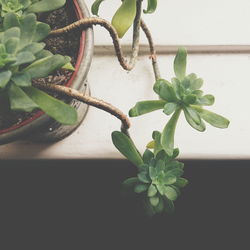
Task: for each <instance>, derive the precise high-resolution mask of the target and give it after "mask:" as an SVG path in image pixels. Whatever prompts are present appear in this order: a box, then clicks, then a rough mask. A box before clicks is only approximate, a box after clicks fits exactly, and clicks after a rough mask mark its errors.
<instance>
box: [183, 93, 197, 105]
mask: <svg viewBox="0 0 250 250" xmlns="http://www.w3.org/2000/svg"><path fill="white" fill-rule="evenodd" d="M196 100H197V97H196V95H193V94H190V95H186V96H185V97H184V102H185V103H186V104H187V105H189V104H194V103H195V102H196Z"/></svg>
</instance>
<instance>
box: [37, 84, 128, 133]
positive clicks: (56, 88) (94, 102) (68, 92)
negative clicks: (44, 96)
mask: <svg viewBox="0 0 250 250" xmlns="http://www.w3.org/2000/svg"><path fill="white" fill-rule="evenodd" d="M33 86H34V87H37V88H39V89H42V90H49V91H52V92H56V93H59V94H61V95H63V96H67V97H72V98H74V99H76V100H78V101H80V102H83V103H86V104H89V105H91V106H94V107H96V108H98V109H102V110H104V111H106V112H108V113H110V114H111V115H113V116H115V117H116V118H118V119H119V120H120V121H121V123H122V126H121V131H122V132H124V133H125V134H128V131H127V130H128V129H129V128H130V121H129V119H128V117H127V116H126V115H125V114H124V113H123V112H122V111H120V110H119V109H118V108H116V107H114V106H113V105H111V104H109V103H107V102H105V101H103V100H99V99H97V98H94V97H91V96H89V95H86V94H83V93H81V92H79V91H77V90H75V89H72V88H68V87H65V86H61V85H56V84H51V83H38V82H36V83H33Z"/></svg>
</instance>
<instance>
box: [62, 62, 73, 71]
mask: <svg viewBox="0 0 250 250" xmlns="http://www.w3.org/2000/svg"><path fill="white" fill-rule="evenodd" d="M62 69H67V70H71V71H74V70H75V68H74V66H73V65H72V64H71V63H70V62H69V63H66V64H65V65H63V66H62Z"/></svg>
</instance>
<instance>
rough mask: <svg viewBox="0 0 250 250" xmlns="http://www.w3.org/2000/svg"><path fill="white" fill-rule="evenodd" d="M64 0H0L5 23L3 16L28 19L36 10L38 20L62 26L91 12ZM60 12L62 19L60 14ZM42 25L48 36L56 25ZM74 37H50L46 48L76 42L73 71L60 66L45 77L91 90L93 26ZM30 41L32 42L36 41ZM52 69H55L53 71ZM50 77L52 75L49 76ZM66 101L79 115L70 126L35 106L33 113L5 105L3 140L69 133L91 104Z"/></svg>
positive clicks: (0, 135) (1, 122)
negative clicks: (61, 68) (90, 68)
mask: <svg viewBox="0 0 250 250" xmlns="http://www.w3.org/2000/svg"><path fill="white" fill-rule="evenodd" d="M65 2H66V1H65V0H63V1H61V0H56V1H53V4H51V3H50V1H4V0H3V1H1V2H0V6H1V16H2V21H1V22H2V23H4V18H6V19H8V18H9V17H10V16H13V15H17V16H18V18H20V19H25V18H24V17H25V16H27V15H28V16H31V15H32V14H33V12H34V13H38V19H39V20H45V21H46V22H49V23H50V24H52V26H56V27H60V26H63V25H65V24H69V23H70V22H73V21H75V20H77V19H81V18H83V17H88V16H89V12H88V9H87V7H86V5H85V3H84V2H83V1H77V0H73V1H67V2H66V5H65ZM62 6H64V8H61V9H60V11H54V12H53V10H56V9H58V8H59V7H62ZM49 13H51V14H49ZM33 15H34V14H33ZM59 16H60V17H61V19H59V18H58V17H59ZM68 19H69V20H68ZM58 20H59V22H58ZM39 25H40V26H42V25H41V22H39ZM43 27H46V32H47V33H45V34H44V37H45V38H46V37H47V36H48V34H49V32H50V30H51V28H53V27H49V26H48V24H44V25H43ZM29 33H30V32H29ZM63 40H66V42H63ZM71 40H72V38H70V37H69V36H62V37H61V38H56V39H54V40H53V38H49V39H47V40H46V41H45V43H46V50H51V48H54V46H55V44H56V43H59V45H60V50H61V51H62V53H64V54H65V53H68V51H69V49H68V46H70V45H71V46H76V49H75V50H73V51H72V52H71V54H70V56H71V58H73V60H74V71H69V70H64V71H62V70H61V71H62V72H56V73H54V72H51V73H50V77H47V78H46V77H44V79H45V80H46V81H47V80H49V81H51V80H52V81H55V82H60V83H59V84H63V85H65V86H67V87H71V88H74V89H77V90H80V91H81V92H83V93H88V92H89V87H88V84H87V73H88V70H89V67H90V63H91V59H92V53H93V34H92V29H86V30H84V31H82V32H77V33H76V36H75V39H73V41H71ZM31 42H32V43H33V41H31ZM70 43H71V44H70ZM44 45H45V44H44V43H40V46H44ZM58 47H59V46H58ZM52 52H53V53H56V52H57V49H54V51H52ZM52 73H54V75H53V74H52ZM51 75H52V76H51ZM51 77H52V79H48V78H51ZM56 79H57V80H56ZM1 92H3V91H1ZM1 99H3V98H1ZM67 102H68V103H70V105H71V106H72V107H75V108H76V110H77V115H78V121H77V122H76V123H75V124H74V125H71V126H68V125H62V123H60V122H57V121H55V120H54V119H52V118H51V116H48V115H46V114H44V112H43V111H41V110H35V111H33V112H32V113H29V112H23V110H21V112H20V108H19V109H18V110H17V112H13V111H11V112H9V110H7V111H6V110H4V109H3V110H1V116H2V119H0V128H1V129H0V143H1V144H4V143H8V142H12V141H14V140H17V139H20V138H24V137H27V136H28V135H30V134H32V139H34V138H36V139H37V140H50V141H53V140H58V139H62V138H64V137H66V136H67V135H69V134H70V133H72V132H73V131H74V130H75V129H76V128H77V127H78V126H79V125H80V124H81V121H82V120H83V119H84V117H85V115H86V112H87V107H88V106H87V105H86V104H84V103H81V102H79V101H76V100H72V99H71V100H67ZM26 111H29V110H26ZM45 113H46V112H45ZM64 123H65V122H64ZM66 124H67V122H66ZM34 132H36V133H34Z"/></svg>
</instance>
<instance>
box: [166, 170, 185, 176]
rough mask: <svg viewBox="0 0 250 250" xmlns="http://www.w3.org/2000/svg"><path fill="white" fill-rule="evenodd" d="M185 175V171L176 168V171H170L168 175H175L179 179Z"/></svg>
mask: <svg viewBox="0 0 250 250" xmlns="http://www.w3.org/2000/svg"><path fill="white" fill-rule="evenodd" d="M183 173H184V171H183V170H182V169H180V168H174V169H172V170H169V171H168V175H170V176H172V175H174V176H175V177H177V178H178V177H180V176H182V175H183Z"/></svg>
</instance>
